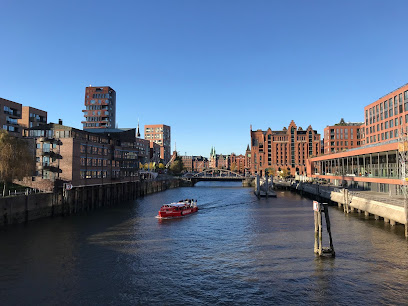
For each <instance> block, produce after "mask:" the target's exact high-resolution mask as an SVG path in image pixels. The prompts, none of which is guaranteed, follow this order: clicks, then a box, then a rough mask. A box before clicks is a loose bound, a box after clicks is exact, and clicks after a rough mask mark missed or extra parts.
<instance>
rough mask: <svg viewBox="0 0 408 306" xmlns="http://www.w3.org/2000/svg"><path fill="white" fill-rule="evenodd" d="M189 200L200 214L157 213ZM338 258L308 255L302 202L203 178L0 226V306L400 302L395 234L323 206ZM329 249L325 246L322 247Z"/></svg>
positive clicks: (403, 291) (405, 293) (407, 254)
mask: <svg viewBox="0 0 408 306" xmlns="http://www.w3.org/2000/svg"><path fill="white" fill-rule="evenodd" d="M185 198H197V199H198V204H199V207H200V210H199V212H198V213H196V214H194V215H191V216H188V217H185V218H182V219H176V220H164V221H160V220H158V219H156V218H155V216H156V215H157V211H158V210H159V208H160V206H161V205H162V204H163V203H169V202H172V201H177V200H180V199H185ZM329 211H330V217H331V221H332V232H333V239H334V247H335V250H336V255H337V256H336V258H334V259H332V258H317V257H316V256H315V255H314V253H313V245H314V226H313V211H312V201H311V200H310V199H307V198H303V197H301V196H299V195H297V194H294V193H291V192H289V191H285V192H283V191H278V197H277V198H269V199H261V200H258V199H256V197H255V196H254V195H253V192H252V189H251V188H242V187H240V184H236V183H218V182H207V183H203V182H202V183H199V184H197V186H196V187H192V188H178V189H172V190H168V191H165V192H162V193H157V194H153V195H149V196H146V197H144V198H141V199H138V200H136V201H132V202H129V203H123V204H122V205H120V206H117V207H113V208H103V209H99V210H97V211H92V212H90V213H88V214H83V215H77V216H70V217H65V218H62V217H58V218H49V219H42V220H37V221H33V222H30V223H28V224H27V225H15V226H9V227H8V228H6V229H1V230H0V304H1V305H28V304H30V305H38V304H45V305H68V304H69V305H73V304H75V305H76V304H79V305H90V304H93V305H208V304H215V305H274V304H281V305H282V304H285V305H287V304H289V305H290V304H317V305H323V304H334V305H359V304H362V305H363V304H394V305H395V304H401V305H402V304H405V305H406V304H407V301H408V290H407V288H408V248H407V246H408V243H407V241H406V240H405V238H404V234H403V227H402V226H401V227H400V226H397V227H390V226H389V224H388V225H387V224H384V223H383V222H382V221H375V220H371V219H370V220H365V219H364V215H358V214H351V215H344V214H343V212H342V211H341V210H339V209H338V208H337V207H331V208H330V210H329ZM326 243H327V242H326Z"/></svg>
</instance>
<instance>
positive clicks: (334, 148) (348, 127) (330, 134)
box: [324, 118, 365, 154]
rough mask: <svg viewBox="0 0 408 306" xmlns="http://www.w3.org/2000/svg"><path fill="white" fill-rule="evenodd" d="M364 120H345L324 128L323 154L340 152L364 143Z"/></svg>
mask: <svg viewBox="0 0 408 306" xmlns="http://www.w3.org/2000/svg"><path fill="white" fill-rule="evenodd" d="M364 127H365V125H364V122H345V121H344V119H343V118H342V119H341V120H340V122H339V123H337V124H335V125H331V126H326V127H325V129H324V154H328V153H335V152H341V151H343V150H348V149H353V148H357V147H360V146H362V145H363V144H364Z"/></svg>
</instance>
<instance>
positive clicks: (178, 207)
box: [156, 199, 198, 219]
mask: <svg viewBox="0 0 408 306" xmlns="http://www.w3.org/2000/svg"><path fill="white" fill-rule="evenodd" d="M197 211H198V207H197V200H194V199H186V200H182V201H179V202H177V203H170V204H164V205H163V206H162V207H161V208H160V210H159V214H158V215H157V216H156V218H159V219H171V218H181V217H185V216H188V215H191V214H192V213H195V212H197Z"/></svg>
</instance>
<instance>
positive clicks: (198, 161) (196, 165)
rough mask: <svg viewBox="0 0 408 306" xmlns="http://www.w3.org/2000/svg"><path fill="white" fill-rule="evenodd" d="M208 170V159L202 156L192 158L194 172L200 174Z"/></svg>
mask: <svg viewBox="0 0 408 306" xmlns="http://www.w3.org/2000/svg"><path fill="white" fill-rule="evenodd" d="M208 168H209V162H208V158H206V157H203V156H194V158H193V169H194V171H195V172H202V171H205V170H207V169H208Z"/></svg>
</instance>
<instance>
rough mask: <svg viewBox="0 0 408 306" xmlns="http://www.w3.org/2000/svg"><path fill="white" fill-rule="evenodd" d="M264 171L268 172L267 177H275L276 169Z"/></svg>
mask: <svg viewBox="0 0 408 306" xmlns="http://www.w3.org/2000/svg"><path fill="white" fill-rule="evenodd" d="M266 171H267V172H268V175H269V176H275V175H276V169H275V168H268V169H266Z"/></svg>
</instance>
